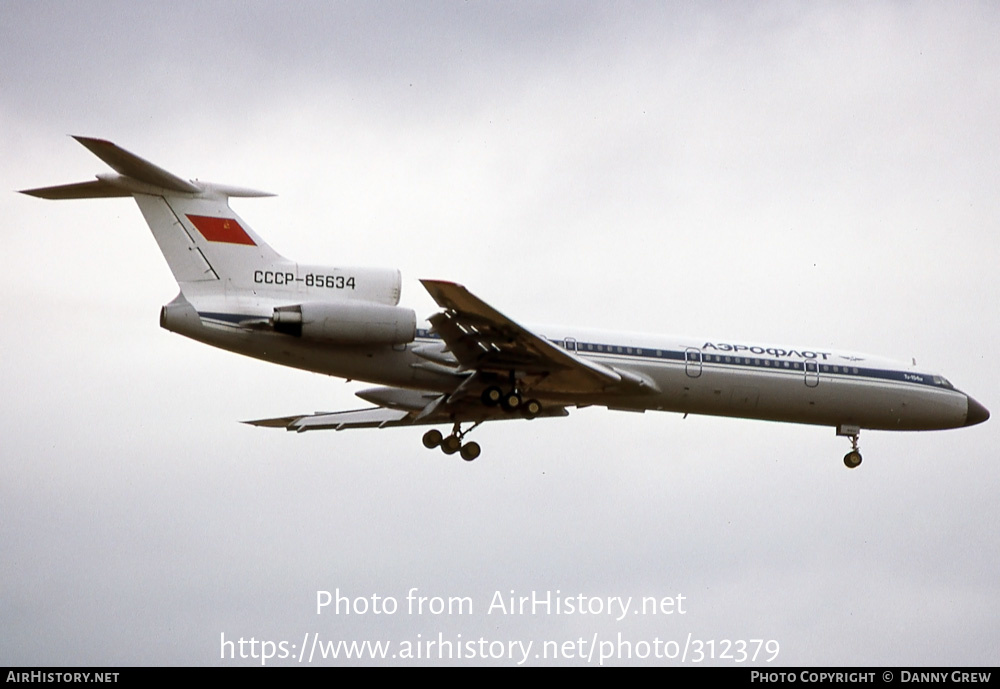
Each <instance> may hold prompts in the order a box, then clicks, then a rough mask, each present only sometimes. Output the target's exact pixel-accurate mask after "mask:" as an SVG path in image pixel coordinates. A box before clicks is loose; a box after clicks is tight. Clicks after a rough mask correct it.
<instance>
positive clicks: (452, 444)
mask: <svg viewBox="0 0 1000 689" xmlns="http://www.w3.org/2000/svg"><path fill="white" fill-rule="evenodd" d="M461 449H462V441H461V440H459V439H458V436H457V435H449V436H448V437H447V438H445V439H444V440H442V441H441V452H443V453H445V454H446V455H453V454H455V453H456V452H458V451H459V450H461Z"/></svg>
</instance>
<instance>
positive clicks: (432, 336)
mask: <svg viewBox="0 0 1000 689" xmlns="http://www.w3.org/2000/svg"><path fill="white" fill-rule="evenodd" d="M198 316H200V317H201V318H204V319H208V320H214V321H221V322H224V323H233V324H239V323H241V322H242V321H245V320H248V319H253V318H262V317H261V316H248V315H245V314H235V313H215V312H199V313H198ZM416 337H417V339H424V340H432V341H441V336H440V335H438V334H436V333H434V332H431V331H430V330H425V329H422V328H421V329H418V330H417V334H416ZM549 341H550V342H551V343H552V344H554V345H556V346H559V347H563V348H564V349H565V347H564V346H563V343H564V342H565V341H564V340H549ZM583 350H585V351H583ZM692 350H693V351H695V352H699V353H701V350H700V349H697V348H692ZM571 351H572V350H571ZM575 351H576V353H577V354H581V355H584V356H598V357H600V356H601V355H607V356H613V357H623V358H632V359H645V360H652V361H663V360H667V361H679V362H686V360H687V356H688V354H687V351H684V350H670V349H651V348H649V347H623V346H619V345H609V344H604V343H597V342H579V341H577V342H576V350H575ZM701 357H702V364H701V365H702V366H711V367H713V368H714V367H717V366H718V367H722V368H730V369H749V370H752V371H777V372H779V373H785V372H788V373H791V372H793V371H798V372H801V373H802V374H803V375H805V363H806V362H804V361H783V360H779V359H761V358H760V357H746V356H733V355H725V354H702V355H701ZM808 361H810V362H814V363H816V366H817V372H818V375H822V376H837V377H840V376H846V377H848V378H854V377H859V378H877V379H880V380H893V381H898V382H901V383H913V384H916V385H929V386H931V387H938V388H945V389H948V390H953V389H954V388H953V387H952V386H951V385H949V384H948V383H946V382H944V379H942V378H940V377H938V376H932V375H927V374H921V373H909V372H906V371H891V370H886V369H881V368H866V367H862V366H844V365H843V364H824V363H820V362H818V361H815V360H813V359H809V360H808ZM765 362H767V363H765ZM690 363H692V364H693V365H696V366H697V365H698V362H697V361H693V362H690ZM768 364H772V365H768ZM809 373H810V374H812V371H810V372H809Z"/></svg>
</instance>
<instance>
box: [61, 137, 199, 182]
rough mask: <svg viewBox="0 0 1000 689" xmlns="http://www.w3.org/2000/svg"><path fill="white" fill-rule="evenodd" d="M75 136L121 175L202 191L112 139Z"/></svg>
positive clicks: (142, 180) (141, 180)
mask: <svg viewBox="0 0 1000 689" xmlns="http://www.w3.org/2000/svg"><path fill="white" fill-rule="evenodd" d="M73 138H74V139H76V140H77V141H79V142H80V143H81V144H83V145H84V146H86V147H87V150H89V151H90V152H91V153H93V154H94V155H95V156H97V157H98V158H100V159H101V160H103V161H104V162H105V163H107V164H108V165H109V166H111V169H112V170H114V171H115V172H117V173H118V174H120V175H125V176H126V177H131V178H132V179H137V180H139V181H140V182H145V183H146V184H151V185H153V186H154V187H161V188H163V189H169V190H171V191H180V192H183V193H186V194H197V193H199V192H200V191H201V188H200V187H198V186H197V185H195V184H192V183H191V182H188V181H186V180H183V179H181V178H180V177H178V176H177V175H174V174H172V173H170V172H167V171H166V170H164V169H163V168H162V167H158V166H156V165H153V164H152V163H151V162H149V161H148V160H144V159H143V158H140V157H139V156H137V155H135V154H134V153H129V152H128V151H126V150H125V149H124V148H121V147H120V146H116V145H115V144H113V143H111V142H110V141H105V140H104V139H90V138H87V137H85V136H74V137H73Z"/></svg>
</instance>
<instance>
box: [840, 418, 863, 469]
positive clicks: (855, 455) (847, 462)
mask: <svg viewBox="0 0 1000 689" xmlns="http://www.w3.org/2000/svg"><path fill="white" fill-rule="evenodd" d="M837 435H843V436H847V437H848V438H850V439H851V451H850V452H848V453H847V454H846V455H844V466H846V467H847V468H848V469H856V468H858V467H859V466H861V453H860V452H858V437H859V436H860V435H861V427H860V426H848V425H841V426H837Z"/></svg>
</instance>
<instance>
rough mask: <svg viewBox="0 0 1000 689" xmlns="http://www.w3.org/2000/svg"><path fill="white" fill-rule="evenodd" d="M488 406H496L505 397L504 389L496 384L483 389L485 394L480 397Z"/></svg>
mask: <svg viewBox="0 0 1000 689" xmlns="http://www.w3.org/2000/svg"><path fill="white" fill-rule="evenodd" d="M480 399H482V401H483V404H485V405H486V406H487V407H495V406H497V405H498V404H500V401H501V400H502V399H503V390H501V389H500V388H498V387H497V386H496V385H491V386H490V387H488V388H486V389H485V390H483V396H482V397H481V398H480Z"/></svg>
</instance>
